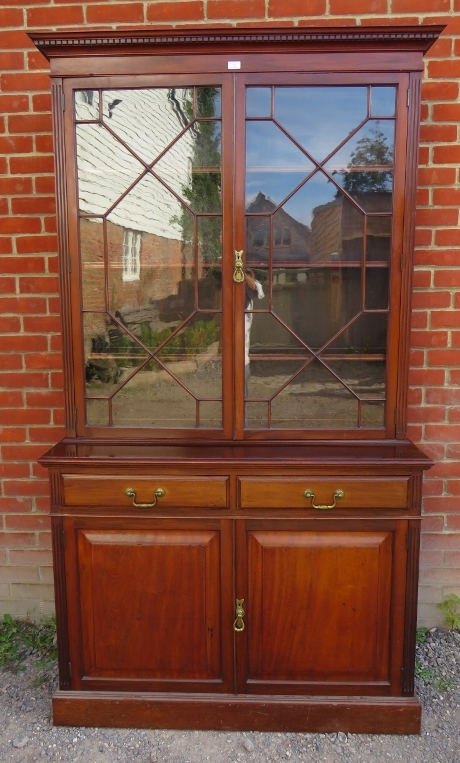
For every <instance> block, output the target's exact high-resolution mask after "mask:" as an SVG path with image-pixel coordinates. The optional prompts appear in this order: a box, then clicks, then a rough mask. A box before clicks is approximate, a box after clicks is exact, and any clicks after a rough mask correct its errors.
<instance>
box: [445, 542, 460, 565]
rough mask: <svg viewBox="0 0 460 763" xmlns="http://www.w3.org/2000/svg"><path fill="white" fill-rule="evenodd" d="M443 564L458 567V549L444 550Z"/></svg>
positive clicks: (459, 552)
mask: <svg viewBox="0 0 460 763" xmlns="http://www.w3.org/2000/svg"><path fill="white" fill-rule="evenodd" d="M458 548H459V549H460V537H459V539H458ZM444 564H445V566H446V567H458V568H460V550H458V551H444Z"/></svg>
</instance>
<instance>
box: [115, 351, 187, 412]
mask: <svg viewBox="0 0 460 763" xmlns="http://www.w3.org/2000/svg"><path fill="white" fill-rule="evenodd" d="M113 423H114V425H115V426H116V425H120V426H140V427H142V426H155V427H195V426H196V403H195V399H194V398H193V397H192V396H191V395H190V394H189V393H188V392H186V390H184V389H183V387H181V386H180V385H179V384H178V383H177V382H176V381H175V379H173V377H172V376H171V375H170V374H169V373H168V372H167V371H165V370H163V369H162V368H161V367H160V366H159V364H158V363H156V361H154V360H151V361H150V363H149V364H148V369H147V370H142V371H140V372H139V373H137V374H136V375H135V376H133V378H132V379H130V380H129V381H128V382H127V384H126V385H125V386H124V387H123V388H122V389H121V390H120V391H119V392H117V394H116V395H115V396H114V398H113Z"/></svg>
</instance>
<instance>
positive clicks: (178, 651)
mask: <svg viewBox="0 0 460 763" xmlns="http://www.w3.org/2000/svg"><path fill="white" fill-rule="evenodd" d="M79 524H80V525H81V524H82V523H81V522H79ZM124 524H125V527H123V526H122V523H121V521H120V522H119V523H117V522H115V521H113V520H112V521H106V522H104V521H99V522H98V523H95V522H93V523H92V524H91V525H89V524H88V522H87V523H86V524H83V526H79V527H78V526H77V527H76V529H75V551H76V558H75V568H76V573H77V581H76V582H77V586H78V591H79V594H78V598H79V602H78V605H77V606H78V611H77V612H76V613H75V615H76V619H77V621H78V627H79V631H80V639H81V655H82V657H81V665H80V670H79V671H78V676H76V682H77V683H78V684H79V685H80V686H81V688H94V689H96V688H98V689H101V688H116V689H122V688H126V689H129V688H139V689H150V690H158V691H161V690H166V689H169V690H173V691H174V690H175V691H179V690H184V688H185V687H186V688H187V690H188V691H209V689H210V688H211V686H212V689H213V691H216V690H217V691H219V690H221V691H223V690H224V689H227V690H228V682H229V676H231V674H232V673H231V671H232V664H231V662H232V660H231V655H232V651H231V643H230V644H229V646H230V649H229V648H228V647H226V646H225V643H223V642H222V624H221V619H222V609H223V604H224V600H225V599H227V600H228V596H229V593H228V591H229V590H230V589H229V585H231V578H230V577H229V575H230V573H229V572H225V571H227V570H228V571H230V565H231V558H230V554H231V529H230V524H229V523H228V522H222V523H219V522H218V521H212V520H211V521H208V522H203V521H200V522H190V521H188V522H187V521H177V520H176V521H175V520H170V521H158V520H157V521H153V520H151V521H148V522H143V523H139V522H138V523H136V522H132V521H131V522H127V521H126V520H124ZM145 525H147V526H145ZM221 569H222V570H224V572H223V573H222V575H221ZM225 575H227V578H225ZM227 611H228V609H227ZM227 631H229V629H227ZM227 640H228V639H227ZM224 641H225V637H224ZM230 641H231V637H230ZM225 650H226V651H227V652H228V653H229V656H230V661H229V660H228V654H227V655H226V657H225V660H226V661H225V665H224V664H223V651H225ZM76 659H77V660H78V656H76ZM74 673H75V671H74Z"/></svg>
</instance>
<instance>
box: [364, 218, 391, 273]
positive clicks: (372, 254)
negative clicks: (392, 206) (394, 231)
mask: <svg viewBox="0 0 460 763" xmlns="http://www.w3.org/2000/svg"><path fill="white" fill-rule="evenodd" d="M390 246H391V217H368V218H367V235H366V259H367V260H369V261H371V262H372V261H374V262H375V261H376V260H379V261H380V262H389V260H390Z"/></svg>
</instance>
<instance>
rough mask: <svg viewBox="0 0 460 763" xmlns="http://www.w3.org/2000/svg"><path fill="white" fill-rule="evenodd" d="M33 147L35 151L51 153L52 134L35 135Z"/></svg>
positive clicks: (52, 145)
mask: <svg viewBox="0 0 460 763" xmlns="http://www.w3.org/2000/svg"><path fill="white" fill-rule="evenodd" d="M35 148H36V150H37V153H40V154H52V153H53V150H54V141H53V136H52V135H36V136H35Z"/></svg>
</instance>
